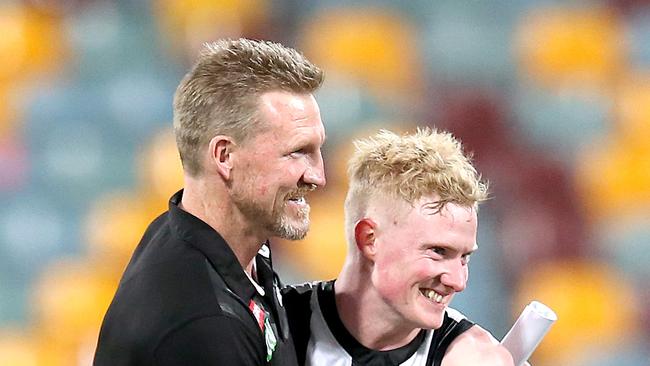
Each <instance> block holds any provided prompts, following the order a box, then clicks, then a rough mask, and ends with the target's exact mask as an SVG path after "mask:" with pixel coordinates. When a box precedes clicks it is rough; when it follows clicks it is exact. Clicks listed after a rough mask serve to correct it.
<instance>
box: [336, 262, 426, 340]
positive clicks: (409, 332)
mask: <svg viewBox="0 0 650 366" xmlns="http://www.w3.org/2000/svg"><path fill="white" fill-rule="evenodd" d="M360 267H361V269H359V268H360ZM370 270H371V268H369V267H368V266H364V265H363V264H358V263H350V262H346V263H345V265H344V267H343V270H342V271H341V273H340V274H339V277H338V279H337V280H336V284H335V286H334V291H335V294H336V309H337V310H338V313H339V317H340V318H341V321H342V322H343V325H345V328H346V329H347V330H348V332H350V334H351V335H352V336H353V337H354V338H355V339H356V340H357V341H358V342H359V343H361V344H362V345H364V346H365V347H368V348H370V349H374V350H378V351H388V350H392V349H396V348H399V347H402V346H404V345H407V344H408V343H409V342H411V341H412V340H413V339H415V337H416V336H417V335H418V333H419V332H420V328H414V327H409V326H408V325H407V324H405V322H404V320H403V319H402V318H401V317H398V316H396V315H393V314H394V310H392V309H390V308H389V307H388V306H387V305H386V304H385V303H384V302H383V300H382V299H381V297H380V296H379V294H378V293H377V291H376V290H375V289H374V287H373V285H372V279H371V271H370ZM376 314H381V316H377V315H376Z"/></svg>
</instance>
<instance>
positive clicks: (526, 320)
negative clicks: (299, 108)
mask: <svg viewBox="0 0 650 366" xmlns="http://www.w3.org/2000/svg"><path fill="white" fill-rule="evenodd" d="M556 320H557V315H555V313H554V312H553V310H551V309H550V308H549V307H548V306H546V305H544V304H542V303H541V302H538V301H533V302H531V303H530V304H528V305H527V306H526V308H524V311H522V312H521V315H519V318H517V321H516V322H515V324H513V326H512V328H510V330H509V331H508V334H506V336H505V337H503V340H502V341H501V344H502V345H503V346H504V347H505V348H507V349H508V351H510V353H511V354H512V358H513V359H514V361H515V366H521V365H523V364H524V363H525V362H526V361H527V360H528V358H529V357H530V355H531V354H532V353H533V351H535V348H537V346H538V345H539V343H540V342H541V341H542V338H544V336H545V335H546V333H547V332H548V331H549V329H551V326H552V325H553V323H555V321H556Z"/></svg>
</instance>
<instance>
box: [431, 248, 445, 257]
mask: <svg viewBox="0 0 650 366" xmlns="http://www.w3.org/2000/svg"><path fill="white" fill-rule="evenodd" d="M427 252H429V253H430V254H433V255H434V257H436V258H438V257H444V256H445V254H446V253H447V251H446V250H445V248H442V247H430V248H427Z"/></svg>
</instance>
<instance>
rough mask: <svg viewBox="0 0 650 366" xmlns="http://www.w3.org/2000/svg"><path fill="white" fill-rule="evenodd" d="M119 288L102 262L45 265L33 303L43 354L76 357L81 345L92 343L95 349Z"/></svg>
mask: <svg viewBox="0 0 650 366" xmlns="http://www.w3.org/2000/svg"><path fill="white" fill-rule="evenodd" d="M116 288H117V279H116V277H115V276H114V274H113V271H112V269H111V268H109V267H107V266H106V265H105V264H104V263H102V262H93V261H79V260H59V261H57V262H55V263H54V264H52V265H51V266H49V267H48V268H46V270H45V271H44V272H43V273H42V275H41V276H40V278H39V279H38V281H37V283H36V286H35V292H34V294H33V304H32V305H33V310H34V318H33V319H34V320H35V323H34V324H35V325H34V330H35V332H37V334H38V335H39V339H41V340H42V341H43V344H42V347H44V348H43V351H42V352H43V357H47V358H52V359H59V358H63V359H65V358H66V357H70V353H72V354H73V355H74V356H73V357H74V358H75V359H77V358H78V357H80V356H81V354H80V353H79V350H80V349H81V347H85V348H88V343H89V342H90V343H91V345H90V347H91V348H94V345H95V343H94V342H96V340H97V337H98V335H99V328H100V325H101V321H102V319H103V317H104V314H105V313H106V309H107V308H108V305H109V304H110V301H111V299H112V298H113V294H114V293H115V289H116ZM50 348H51V349H50ZM48 349H49V350H48ZM58 350H63V351H64V352H61V353H59V352H58Z"/></svg>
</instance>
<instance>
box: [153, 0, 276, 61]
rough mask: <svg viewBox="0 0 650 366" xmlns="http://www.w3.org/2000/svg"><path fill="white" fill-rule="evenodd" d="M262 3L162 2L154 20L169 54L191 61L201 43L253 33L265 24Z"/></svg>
mask: <svg viewBox="0 0 650 366" xmlns="http://www.w3.org/2000/svg"><path fill="white" fill-rule="evenodd" d="M268 8H269V4H268V1H266V0H193V1H184V0H162V1H157V2H155V11H156V14H157V18H158V20H159V23H160V25H161V28H162V29H163V33H164V34H165V35H166V38H168V39H170V40H171V45H172V48H173V51H175V52H176V54H177V55H178V54H180V55H181V56H189V57H190V58H192V59H193V58H194V57H195V55H196V52H198V50H199V48H200V46H201V44H202V43H204V42H209V41H214V40H215V39H218V38H238V37H240V36H242V35H244V36H246V35H250V34H255V33H257V27H259V26H260V25H263V24H265V23H266V18H267V14H268V11H269V10H268Z"/></svg>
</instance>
